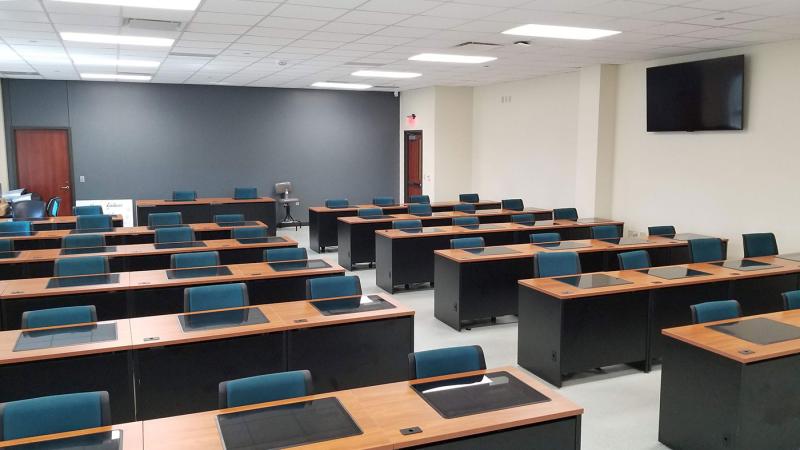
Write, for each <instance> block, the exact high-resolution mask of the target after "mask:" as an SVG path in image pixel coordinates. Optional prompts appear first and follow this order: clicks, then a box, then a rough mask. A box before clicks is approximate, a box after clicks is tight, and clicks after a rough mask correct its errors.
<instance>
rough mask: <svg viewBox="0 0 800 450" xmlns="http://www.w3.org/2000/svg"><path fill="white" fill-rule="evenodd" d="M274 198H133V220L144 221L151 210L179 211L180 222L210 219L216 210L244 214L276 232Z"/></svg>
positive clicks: (144, 223) (271, 231) (273, 233)
mask: <svg viewBox="0 0 800 450" xmlns="http://www.w3.org/2000/svg"><path fill="white" fill-rule="evenodd" d="M275 205H276V203H275V200H274V199H272V198H269V197H259V198H254V199H243V200H236V199H233V198H198V199H196V200H194V201H172V200H136V224H137V225H147V216H148V215H149V214H151V213H163V212H179V213H181V215H182V216H183V223H206V222H213V221H214V216H215V215H217V214H244V220H258V221H260V222H264V223H266V224H267V226H268V227H269V234H270V236H275V230H276V225H277V224H276V219H275V214H276V212H275Z"/></svg>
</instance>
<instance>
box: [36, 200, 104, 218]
mask: <svg viewBox="0 0 800 450" xmlns="http://www.w3.org/2000/svg"><path fill="white" fill-rule="evenodd" d="M60 208H61V197H53V198H51V199H50V200H48V201H47V215H48V216H50V217H56V216H57V215H58V210H59V209H60ZM98 214H103V210H100V212H99V213H98ZM73 215H77V214H75V213H73Z"/></svg>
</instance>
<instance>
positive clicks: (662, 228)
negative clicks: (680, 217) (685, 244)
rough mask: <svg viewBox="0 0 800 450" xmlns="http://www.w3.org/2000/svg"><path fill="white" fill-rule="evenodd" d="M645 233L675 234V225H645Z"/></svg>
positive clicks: (651, 234)
mask: <svg viewBox="0 0 800 450" xmlns="http://www.w3.org/2000/svg"><path fill="white" fill-rule="evenodd" d="M647 234H649V235H650V236H664V235H665V234H671V235H675V227H674V226H672V225H656V226H652V227H647Z"/></svg>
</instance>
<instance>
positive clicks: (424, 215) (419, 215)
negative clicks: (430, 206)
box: [411, 213, 433, 217]
mask: <svg viewBox="0 0 800 450" xmlns="http://www.w3.org/2000/svg"><path fill="white" fill-rule="evenodd" d="M411 215H412V216H414V217H433V213H428V214H411Z"/></svg>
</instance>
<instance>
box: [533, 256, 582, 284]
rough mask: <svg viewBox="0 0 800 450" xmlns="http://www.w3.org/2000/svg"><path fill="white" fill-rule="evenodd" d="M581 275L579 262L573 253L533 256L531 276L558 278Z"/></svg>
mask: <svg viewBox="0 0 800 450" xmlns="http://www.w3.org/2000/svg"><path fill="white" fill-rule="evenodd" d="M579 273H581V260H580V258H578V254H577V253H575V252H554V253H537V254H535V255H534V256H533V276H534V277H536V278H545V277H560V276H564V275H577V274H579Z"/></svg>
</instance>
